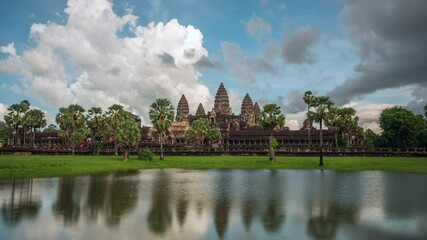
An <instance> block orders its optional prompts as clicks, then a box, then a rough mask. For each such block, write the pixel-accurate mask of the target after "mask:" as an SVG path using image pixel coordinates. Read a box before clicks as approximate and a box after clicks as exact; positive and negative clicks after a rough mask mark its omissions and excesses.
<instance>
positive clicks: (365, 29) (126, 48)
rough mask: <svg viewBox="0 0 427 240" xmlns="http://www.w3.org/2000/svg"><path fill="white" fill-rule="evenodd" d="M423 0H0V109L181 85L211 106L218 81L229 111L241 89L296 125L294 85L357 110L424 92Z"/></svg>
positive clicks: (137, 100)
mask: <svg viewBox="0 0 427 240" xmlns="http://www.w3.org/2000/svg"><path fill="white" fill-rule="evenodd" d="M426 13H427V3H426V1H425V0H407V1H402V0H376V1H370V0H357V1H355V0H318V1H313V0H245V1H243V0H242V1H228V0H217V1H208V0H171V1H166V0H148V1H145V0H143V1H141V0H129V1H118V0H115V1H108V0H68V1H66V0H61V1H59V0H2V1H1V2H0V117H2V115H3V114H4V113H5V112H6V108H7V106H9V105H11V104H13V103H17V102H20V101H21V100H22V99H28V100H30V102H31V103H32V105H33V106H35V107H38V108H41V109H44V110H46V111H47V112H48V116H49V120H51V121H52V119H54V116H55V115H56V113H57V109H58V108H59V107H61V106H67V105H69V104H71V103H78V104H81V105H83V106H84V107H86V108H89V107H91V106H101V107H103V108H104V109H106V108H107V107H108V106H110V105H112V104H114V103H119V104H123V105H125V106H126V108H127V109H129V110H130V111H133V112H134V113H136V114H138V115H140V116H141V117H142V118H143V122H144V123H146V124H147V123H148V122H149V121H148V118H147V112H148V109H149V105H150V104H151V102H153V101H154V100H155V99H156V98H164V97H166V98H169V99H170V100H171V101H172V102H173V103H174V104H175V105H176V103H177V101H178V100H179V98H180V96H181V94H185V95H186V97H187V99H188V101H189V103H190V111H191V112H192V113H194V112H195V110H196V108H197V105H198V103H199V102H202V103H203V105H204V106H205V109H211V108H212V106H213V99H214V95H215V93H216V90H217V88H218V86H219V84H220V83H221V82H223V83H224V84H225V87H226V88H227V90H228V94H229V97H230V101H231V104H232V108H233V111H234V112H235V113H237V114H238V113H239V112H240V104H241V100H242V99H243V97H244V96H245V94H246V93H249V94H250V95H251V97H252V99H253V100H254V101H258V102H259V103H260V105H263V104H265V103H269V102H274V103H277V104H280V105H281V106H282V108H283V110H284V112H285V114H286V121H287V125H288V126H290V127H291V128H297V127H298V126H299V125H301V124H302V121H303V119H304V116H305V109H306V106H305V104H304V102H303V100H302V95H303V93H304V92H305V91H306V90H311V91H313V92H314V93H315V94H316V95H329V96H331V98H332V99H333V100H334V102H335V103H336V105H338V106H343V105H346V106H352V107H354V108H355V109H356V110H358V115H359V117H360V118H361V122H360V124H362V125H363V126H364V127H370V128H373V129H374V130H378V126H377V124H376V121H377V119H378V116H379V113H380V112H381V111H382V109H384V108H386V107H390V106H393V105H401V106H405V107H407V108H409V109H410V110H413V111H414V112H416V113H421V110H422V106H424V104H425V103H426V101H427V94H426V93H427V27H426V23H427V14H426Z"/></svg>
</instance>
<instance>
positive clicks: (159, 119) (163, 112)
mask: <svg viewBox="0 0 427 240" xmlns="http://www.w3.org/2000/svg"><path fill="white" fill-rule="evenodd" d="M150 107H151V108H150V111H149V112H148V115H149V117H150V120H151V123H152V124H153V127H154V128H155V129H156V130H157V131H159V133H160V159H162V160H163V158H164V157H163V135H164V133H165V132H166V131H167V130H168V129H169V127H170V125H171V123H172V122H173V120H174V115H175V113H174V107H173V106H172V104H171V102H170V101H169V100H168V99H166V98H160V99H156V101H155V102H153V103H152V104H151V106H150Z"/></svg>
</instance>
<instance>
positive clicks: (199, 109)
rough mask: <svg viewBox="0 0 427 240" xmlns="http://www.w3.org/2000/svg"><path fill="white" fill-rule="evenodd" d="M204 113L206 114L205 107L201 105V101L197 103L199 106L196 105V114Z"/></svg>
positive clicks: (201, 114)
mask: <svg viewBox="0 0 427 240" xmlns="http://www.w3.org/2000/svg"><path fill="white" fill-rule="evenodd" d="M204 115H206V113H205V108H204V107H203V105H202V103H199V106H198V107H197V111H196V116H204Z"/></svg>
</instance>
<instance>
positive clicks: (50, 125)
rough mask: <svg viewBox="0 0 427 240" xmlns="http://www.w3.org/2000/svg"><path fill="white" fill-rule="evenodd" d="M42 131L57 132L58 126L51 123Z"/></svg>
mask: <svg viewBox="0 0 427 240" xmlns="http://www.w3.org/2000/svg"><path fill="white" fill-rule="evenodd" d="M43 132H59V128H58V127H57V126H56V125H55V124H53V123H51V124H49V125H48V126H47V127H46V128H45V129H43Z"/></svg>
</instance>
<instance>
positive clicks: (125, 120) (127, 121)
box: [114, 110, 141, 161]
mask: <svg viewBox="0 0 427 240" xmlns="http://www.w3.org/2000/svg"><path fill="white" fill-rule="evenodd" d="M120 114H121V116H120V121H119V122H118V124H117V127H116V128H115V129H114V131H115V136H116V139H115V141H116V142H117V144H118V145H119V146H121V147H122V148H124V150H125V153H124V157H123V161H127V160H128V159H129V150H130V148H131V147H132V146H135V145H137V144H138V142H139V140H140V139H141V132H140V129H139V126H138V125H137V124H136V122H135V119H134V118H133V115H132V114H131V113H130V112H128V111H125V110H122V111H120Z"/></svg>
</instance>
